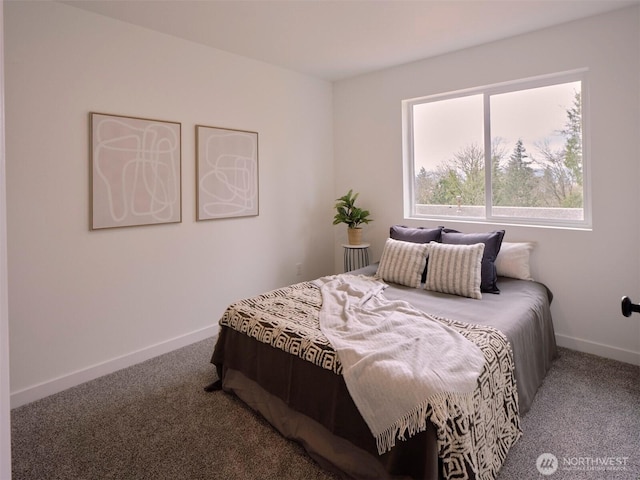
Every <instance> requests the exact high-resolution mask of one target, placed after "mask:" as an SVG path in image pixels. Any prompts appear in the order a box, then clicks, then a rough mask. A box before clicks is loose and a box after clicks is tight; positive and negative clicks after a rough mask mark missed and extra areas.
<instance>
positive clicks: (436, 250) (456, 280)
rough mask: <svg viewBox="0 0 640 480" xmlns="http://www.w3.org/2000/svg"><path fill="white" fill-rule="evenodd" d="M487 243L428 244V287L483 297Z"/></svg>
mask: <svg viewBox="0 0 640 480" xmlns="http://www.w3.org/2000/svg"><path fill="white" fill-rule="evenodd" d="M484 248H485V246H484V243H477V244H475V245H453V244H444V243H435V242H432V243H430V244H429V271H428V272H427V281H426V282H425V285H424V288H425V290H431V291H434V292H442V293H450V294H453V295H460V296H462V297H469V298H476V299H481V298H482V293H481V290H480V283H481V280H482V254H483V253H484Z"/></svg>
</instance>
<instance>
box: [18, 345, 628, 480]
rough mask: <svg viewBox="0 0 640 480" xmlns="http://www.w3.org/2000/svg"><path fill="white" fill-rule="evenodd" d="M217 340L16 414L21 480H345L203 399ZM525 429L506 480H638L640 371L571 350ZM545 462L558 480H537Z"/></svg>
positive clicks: (241, 408) (231, 400) (238, 410)
mask: <svg viewBox="0 0 640 480" xmlns="http://www.w3.org/2000/svg"><path fill="white" fill-rule="evenodd" d="M213 342H214V339H209V340H204V341H202V342H198V343H196V344H193V345H190V346H188V347H185V348H182V349H180V350H177V351H175V352H171V353H168V354H166V355H163V356H161V357H158V358H155V359H152V360H149V361H147V362H144V363H142V364H140V365H136V366H133V367H130V368H127V369H125V370H122V371H119V372H116V373H114V374H111V375H107V376H105V377H102V378H99V379H97V380H94V381H92V382H88V383H86V384H83V385H80V386H78V387H75V388H72V389H69V390H67V391H65V392H61V393H59V394H56V395H52V396H51V397H48V398H45V399H43V400H40V401H37V402H34V403H32V404H29V405H25V406H23V407H20V408H17V409H15V410H13V411H12V418H11V420H12V444H13V480H27V479H28V480H50V479H61V480H75V479H85V480H103V479H119V480H128V479H131V480H142V479H153V480H163V479H167V480H169V479H170V480H196V479H205V478H206V479H225V480H232V479H242V480H250V479H260V480H262V479H291V480H295V479H300V480H302V479H305V480H306V479H318V480H320V479H335V478H337V477H335V476H334V475H332V474H330V473H328V472H326V471H324V470H322V469H321V468H320V467H319V466H318V465H317V464H316V463H315V462H314V461H313V460H312V459H310V458H309V457H308V456H307V455H306V453H305V452H304V450H303V449H302V447H301V446H299V445H298V444H296V443H293V442H290V441H288V440H286V439H284V438H283V437H281V436H280V434H279V433H278V432H276V431H275V430H274V429H273V428H272V427H271V426H270V425H269V424H267V423H266V422H265V421H264V420H263V419H262V418H261V417H259V416H257V415H256V414H254V413H253V412H252V411H251V410H250V409H248V408H247V407H246V406H245V405H244V404H242V403H241V402H240V401H238V400H237V399H236V398H235V397H233V396H230V395H228V394H225V393H222V392H216V393H206V392H204V391H203V386H204V385H206V384H208V383H209V382H210V381H211V380H212V379H214V378H215V370H214V368H213V366H212V365H211V364H209V358H210V356H211V351H212V349H213ZM523 429H524V436H523V437H522V439H521V440H520V441H519V442H518V443H517V444H516V445H515V447H514V448H513V449H512V451H511V452H510V453H509V456H508V457H507V462H506V464H505V465H504V467H503V469H502V470H501V472H500V474H499V477H498V478H499V480H508V479H518V480H521V479H522V480H526V479H538V478H550V479H552V480H567V479H571V480H578V479H580V480H582V479H587V480H591V479H593V480H596V479H607V480H608V479H625V480H627V479H632V480H638V479H639V478H640V367H637V366H632V365H628V364H623V363H619V362H614V361H610V360H606V359H602V358H599V357H595V356H592V355H587V354H582V353H578V352H574V351H571V350H566V349H561V350H560V357H559V358H558V360H557V361H556V362H555V363H554V365H553V367H552V369H551V371H550V372H549V375H548V376H547V378H546V379H545V382H544V384H543V385H542V387H541V389H540V390H539V392H538V394H537V396H536V398H535V400H534V404H533V406H532V408H531V410H530V411H529V412H528V413H527V415H525V416H524V418H523ZM542 454H553V455H554V456H555V458H556V460H557V462H558V465H559V467H558V468H557V470H556V471H555V473H553V474H551V475H548V476H543V475H542V474H541V473H539V471H538V469H537V467H536V461H537V459H538V457H539V456H540V455H542ZM543 459H544V460H547V461H549V459H551V460H553V458H552V457H549V456H548V455H547V456H546V457H544V458H543ZM604 464H606V465H604ZM549 465H550V464H549V463H545V466H547V467H548V466H549ZM543 471H544V472H545V473H547V474H548V473H550V470H549V469H548V468H547V470H543Z"/></svg>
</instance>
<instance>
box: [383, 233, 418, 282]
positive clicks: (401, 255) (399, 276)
mask: <svg viewBox="0 0 640 480" xmlns="http://www.w3.org/2000/svg"><path fill="white" fill-rule="evenodd" d="M428 251H429V244H428V243H412V242H401V241H399V240H394V239H392V238H387V241H386V243H385V244H384V250H383V251H382V257H381V258H380V264H379V265H378V271H377V272H376V277H378V278H381V279H382V280H384V281H385V282H392V283H399V284H400V285H406V286H408V287H414V288H417V287H419V286H420V280H421V278H422V271H423V270H424V266H425V264H426V262H427V253H428Z"/></svg>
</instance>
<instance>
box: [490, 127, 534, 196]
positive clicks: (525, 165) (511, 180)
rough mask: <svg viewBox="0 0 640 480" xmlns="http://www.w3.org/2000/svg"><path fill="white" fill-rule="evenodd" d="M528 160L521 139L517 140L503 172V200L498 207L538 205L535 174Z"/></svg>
mask: <svg viewBox="0 0 640 480" xmlns="http://www.w3.org/2000/svg"><path fill="white" fill-rule="evenodd" d="M528 158H529V155H528V154H527V151H526V148H525V146H524V144H523V143H522V139H518V141H517V142H516V145H515V147H514V149H513V153H512V154H511V156H510V157H509V162H508V163H507V166H506V168H505V171H504V182H503V191H502V196H503V198H502V200H501V203H500V204H499V205H501V206H509V207H535V206H537V205H538V204H539V202H538V198H537V197H538V195H537V192H536V190H537V189H536V183H537V182H536V177H535V172H534V171H533V168H531V163H532V162H531V160H528Z"/></svg>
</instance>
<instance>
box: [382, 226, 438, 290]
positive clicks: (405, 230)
mask: <svg viewBox="0 0 640 480" xmlns="http://www.w3.org/2000/svg"><path fill="white" fill-rule="evenodd" d="M443 228H444V227H436V228H424V227H406V226H404V225H393V226H392V227H391V228H390V229H389V237H390V238H392V239H394V240H399V241H401V242H411V243H429V242H440V240H441V237H442V229H443ZM427 264H428V259H427V258H425V261H424V270H423V271H422V278H421V279H420V281H421V282H422V283H424V282H425V281H426V279H427Z"/></svg>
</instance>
